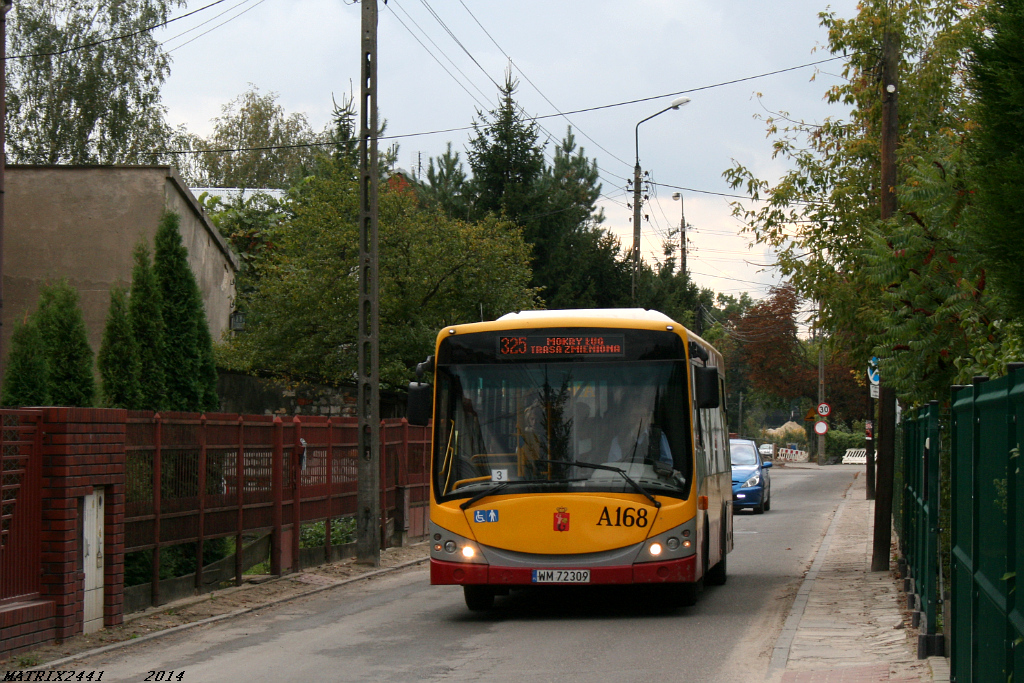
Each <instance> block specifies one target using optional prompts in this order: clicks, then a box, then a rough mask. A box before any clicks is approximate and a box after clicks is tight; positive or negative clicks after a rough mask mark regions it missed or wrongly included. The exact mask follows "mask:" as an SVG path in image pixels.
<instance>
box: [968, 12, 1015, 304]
mask: <svg viewBox="0 0 1024 683" xmlns="http://www.w3.org/2000/svg"><path fill="white" fill-rule="evenodd" d="M986 16H987V18H988V20H989V25H990V26H991V29H990V31H988V32H979V33H978V34H977V35H976V36H975V38H974V41H973V44H972V47H973V53H974V56H973V59H972V60H971V63H970V73H971V76H972V79H971V85H972V87H973V90H974V94H975V96H976V102H975V107H974V114H975V117H976V121H977V124H978V127H977V130H976V131H974V134H973V141H972V142H973V156H972V161H973V163H974V168H973V170H972V172H971V175H972V176H973V180H974V184H975V187H976V190H977V196H976V197H975V201H974V205H975V212H976V213H975V216H974V217H973V218H972V219H971V220H970V228H971V233H972V237H973V238H974V239H976V240H977V242H978V244H979V247H980V252H981V260H982V262H983V264H984V265H985V267H986V270H987V271H988V273H989V274H990V275H991V277H992V280H993V286H995V287H996V288H997V289H998V290H1000V293H1001V296H1002V299H1003V300H1002V304H1003V305H1002V306H1001V310H1002V312H1003V313H1004V314H1005V315H1006V316H1007V317H1009V318H1010V319H1012V320H1015V321H1018V322H1020V321H1024V281H1022V279H1021V277H1020V267H1021V263H1022V262H1024V230H1021V226H1022V225H1024V116H1022V113H1024V59H1022V58H1021V55H1022V54H1024V2H1021V0H993V2H991V3H990V4H989V5H988V11H987V14H986Z"/></svg>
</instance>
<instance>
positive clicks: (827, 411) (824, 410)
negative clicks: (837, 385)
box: [818, 403, 832, 417]
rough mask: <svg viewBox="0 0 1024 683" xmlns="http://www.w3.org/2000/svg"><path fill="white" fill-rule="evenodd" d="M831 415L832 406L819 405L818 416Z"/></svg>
mask: <svg viewBox="0 0 1024 683" xmlns="http://www.w3.org/2000/svg"><path fill="white" fill-rule="evenodd" d="M831 414H832V406H830V405H829V404H827V403H819V404H818V415H821V416H822V417H828V416H829V415H831Z"/></svg>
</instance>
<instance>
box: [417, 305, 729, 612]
mask: <svg viewBox="0 0 1024 683" xmlns="http://www.w3.org/2000/svg"><path fill="white" fill-rule="evenodd" d="M723 368H724V363H723V361H722V356H721V354H719V353H718V351H716V350H715V349H714V348H713V347H712V346H711V345H710V344H708V343H707V342H705V341H704V340H703V339H701V338H700V337H698V336H697V335H695V334H694V333H692V332H690V331H689V330H687V329H686V328H684V327H683V326H682V325H680V324H679V323H677V322H675V321H673V320H672V319H671V318H669V317H668V316H666V315H664V314H662V313H659V312H657V311H651V310H644V309H595V310H562V311H522V312H518V313H511V314H508V315H505V316H503V317H501V318H499V319H498V320H495V321H491V322H481V323H473V324H467V325H455V326H452V327H447V328H445V329H443V330H441V331H440V333H439V334H438V337H437V346H436V351H435V355H434V356H433V357H431V358H429V359H428V360H427V361H426V362H425V363H421V364H420V368H418V372H420V371H422V370H429V371H432V372H433V375H434V383H433V384H432V385H430V384H425V383H419V382H414V383H412V384H411V385H410V394H409V421H410V422H411V423H413V424H426V423H427V422H428V421H429V420H430V419H431V418H433V425H434V427H433V446H432V470H431V472H432V479H431V501H430V537H431V553H430V578H431V583H432V584H448V585H460V586H462V587H463V589H464V591H465V598H466V604H467V606H468V607H469V608H470V609H471V610H483V609H489V608H490V607H491V606H492V605H493V603H494V597H495V595H499V594H505V593H507V592H508V590H509V589H510V588H513V587H522V586H538V585H559V584H561V585H581V584H582V585H599V584H660V585H661V586H662V587H663V590H664V593H665V598H666V599H667V600H670V601H672V602H673V603H675V604H693V602H695V601H696V599H697V597H698V596H699V594H700V592H701V590H702V589H703V585H704V583H705V582H707V583H713V584H722V583H725V580H726V556H727V553H728V552H729V551H730V550H731V548H732V481H731V474H730V463H729V450H728V449H729V439H728V429H727V428H726V417H725V410H724V409H725V401H724V397H725V378H724V370H723Z"/></svg>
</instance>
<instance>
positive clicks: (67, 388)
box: [36, 278, 96, 407]
mask: <svg viewBox="0 0 1024 683" xmlns="http://www.w3.org/2000/svg"><path fill="white" fill-rule="evenodd" d="M36 315H37V320H38V323H39V331H40V335H41V337H42V340H43V347H44V349H45V352H46V362H47V368H48V370H49V388H50V401H51V403H52V404H53V405H57V406H77V407H88V406H91V405H92V404H93V397H94V395H95V393H96V385H95V380H94V379H93V353H92V348H90V347H89V339H88V335H87V333H86V329H85V319H84V318H83V317H82V311H81V309H80V308H79V307H78V290H77V289H75V288H74V287H73V286H72V285H71V284H70V283H69V282H68V281H67V280H65V279H63V278H62V279H60V280H58V281H56V282H54V283H52V284H49V285H45V286H44V287H43V288H42V289H41V290H40V293H39V310H38V312H37V313H36Z"/></svg>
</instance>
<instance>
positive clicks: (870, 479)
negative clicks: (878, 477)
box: [864, 382, 875, 500]
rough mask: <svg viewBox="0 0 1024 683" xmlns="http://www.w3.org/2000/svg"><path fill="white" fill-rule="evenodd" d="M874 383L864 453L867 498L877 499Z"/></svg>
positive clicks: (871, 385)
mask: <svg viewBox="0 0 1024 683" xmlns="http://www.w3.org/2000/svg"><path fill="white" fill-rule="evenodd" d="M873 388H874V385H873V384H871V383H870V382H868V419H867V421H866V422H865V423H864V430H865V431H866V432H867V434H865V436H866V439H865V443H864V454H865V456H866V457H865V458H864V460H865V468H866V470H867V471H866V473H865V474H866V477H865V479H864V488H865V490H866V493H867V495H866V496H865V498H866V499H867V500H874V499H875V399H874V398H872V396H871V390H872V389H873Z"/></svg>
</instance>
